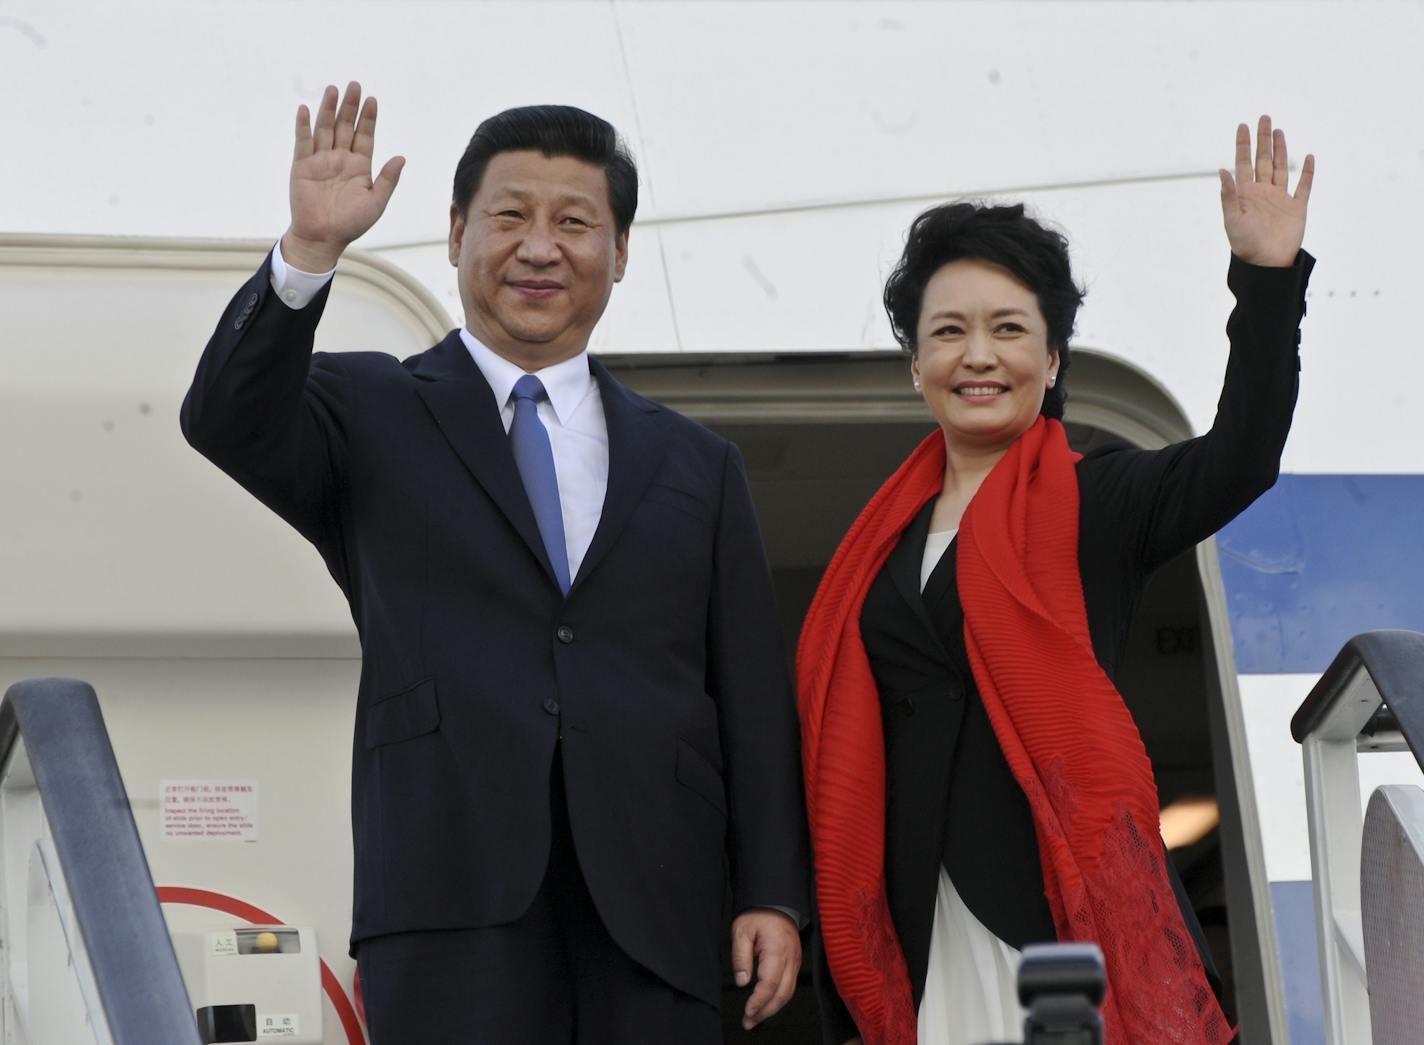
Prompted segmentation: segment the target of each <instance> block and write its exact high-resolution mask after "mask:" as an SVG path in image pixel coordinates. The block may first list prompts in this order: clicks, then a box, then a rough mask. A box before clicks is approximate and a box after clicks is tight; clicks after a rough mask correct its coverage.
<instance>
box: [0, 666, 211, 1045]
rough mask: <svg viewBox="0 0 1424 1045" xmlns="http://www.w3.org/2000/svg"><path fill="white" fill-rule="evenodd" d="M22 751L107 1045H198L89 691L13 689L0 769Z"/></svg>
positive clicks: (0, 707) (4, 719)
mask: <svg viewBox="0 0 1424 1045" xmlns="http://www.w3.org/2000/svg"><path fill="white" fill-rule="evenodd" d="M21 741H22V742H23V746H24V754H25V756H26V757H27V759H28V761H29V765H30V769H31V771H32V772H33V774H34V778H35V782H36V784H37V786H38V789H39V793H40V801H41V803H42V804H43V806H44V811H45V818H46V820H47V821H48V824H49V829H50V834H51V836H52V838H53V844H54V851H55V852H56V853H57V855H58V857H59V864H60V868H61V869H62V871H63V875H64V881H65V883H66V885H67V888H68V894H69V899H70V902H71V903H72V904H73V909H74V914H75V920H76V922H77V924H78V927H79V931H80V933H81V934H82V936H83V941H84V947H85V950H86V951H87V954H88V960H89V966H90V968H91V969H92V970H93V973H94V986H95V988H96V992H97V994H98V996H99V1003H100V1005H101V1006H102V1008H103V1012H104V1016H105V1017H106V1019H107V1022H108V1029H109V1033H110V1035H111V1038H112V1040H113V1042H114V1043H115V1045H153V1043H154V1042H163V1043H164V1045H200V1043H199V1036H198V1028H197V1023H196V1021H195V1019H194V1016H193V1010H192V1008H191V1007H190V1005H189V1001H188V992H187V990H186V988H185V987H184V985H183V976H182V973H181V972H180V971H179V968H178V959H177V957H176V956H175V954H174V952H173V943H172V940H171V939H170V938H169V935H168V929H167V927H166V925H165V924H164V921H163V914H162V912H161V910H160V908H159V904H158V895H157V893H156V891H155V890H154V887H153V877H152V875H151V874H150V872H149V868H148V860H147V858H146V857H145V856H144V852H143V844H142V842H140V840H139V835H138V827H137V825H136V824H135V823H134V818H133V812H132V810H131V809H130V807H129V801H128V793H127V792H126V791H125V789H124V782H123V778H122V777H121V776H120V775H119V766H118V763H117V762H116V761H115V759H114V749H113V747H112V746H111V744H110V743H109V733H108V730H107V729H106V728H105V727H104V718H103V715H102V714H101V713H100V711H99V701H98V698H97V697H96V696H95V694H94V690H93V688H92V687H90V686H89V685H88V683H85V682H78V681H75V680H73V679H32V680H30V681H27V682H19V683H16V684H15V685H13V686H11V687H10V688H9V690H8V691H7V692H6V693H5V698H4V700H3V702H0V765H8V764H9V763H10V761H11V757H12V755H13V754H14V753H15V751H16V746H17V744H19V743H20V742H21Z"/></svg>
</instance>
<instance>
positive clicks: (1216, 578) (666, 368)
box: [600, 346, 1288, 1042]
mask: <svg viewBox="0 0 1424 1045" xmlns="http://www.w3.org/2000/svg"><path fill="white" fill-rule="evenodd" d="M600 358H601V359H602V361H603V362H604V363H605V364H606V365H607V366H608V367H609V368H610V369H611V370H612V371H613V372H614V373H615V374H616V375H617V376H618V378H619V379H620V380H622V381H623V382H624V383H626V384H627V385H629V387H631V388H633V389H634V390H635V391H636V392H638V393H639V394H641V395H645V396H647V397H649V398H650V399H654V400H656V401H658V402H660V403H664V404H666V405H667V406H669V407H671V408H672V409H675V410H678V411H679V412H681V413H684V414H686V415H688V416H689V417H691V418H693V419H694V420H696V421H698V422H700V423H702V424H707V425H711V426H716V425H718V424H738V425H747V424H756V423H766V424H768V425H771V424H775V425H788V424H796V423H812V422H821V423H825V422H836V423H843V424H855V423H885V422H895V421H904V422H921V423H922V422H924V421H925V420H926V416H925V407H924V404H923V402H921V400H920V399H919V397H918V396H916V395H915V394H914V392H913V390H912V389H911V386H910V381H909V374H908V366H907V365H906V360H905V357H904V355H903V354H901V353H899V352H847V353H843V354H835V355H827V354H815V355H810V354H807V355H772V354H750V353H748V354H742V353H736V354H720V355H691V354H686V353H678V354H661V353H660V354H641V353H640V354H627V355H617V354H605V355H602V356H601V357H600ZM1069 389H1070V395H1069V401H1068V406H1067V411H1066V416H1065V420H1066V421H1067V422H1069V423H1070V424H1081V425H1086V426H1090V427H1092V428H1095V429H1099V430H1101V431H1103V432H1106V433H1108V434H1110V435H1112V436H1115V437H1117V438H1120V439H1126V440H1127V441H1129V442H1131V443H1133V444H1135V445H1137V446H1140V447H1143V448H1144V449H1157V448H1160V447H1162V446H1165V445H1167V444H1168V443H1172V442H1177V441H1179V440H1182V439H1187V438H1190V437H1191V436H1192V435H1193V434H1194V433H1193V432H1192V430H1191V425H1190V423H1189V421H1188V420H1187V417H1186V414H1185V413H1184V412H1183V410H1182V409H1181V407H1180V406H1179V405H1178V403H1177V402H1176V401H1175V400H1174V399H1173V398H1172V396H1171V395H1170V394H1169V393H1168V392H1167V391H1166V390H1165V389H1164V388H1162V387H1161V386H1160V385H1159V384H1157V382H1156V381H1155V380H1153V379H1152V378H1151V377H1150V376H1149V375H1147V374H1145V373H1143V372H1142V371H1140V370H1138V369H1137V368H1136V367H1134V366H1132V365H1131V364H1129V363H1126V362H1124V361H1122V360H1120V359H1117V358H1115V357H1113V356H1112V355H1110V354H1108V353H1104V352H1095V351H1092V350H1090V349H1085V348H1080V347H1076V346H1075V348H1074V352H1073V366H1072V374H1071V376H1070V379H1069ZM1196 566H1197V577H1198V580H1199V583H1200V586H1201V593H1202V605H1201V607H1200V610H1201V612H1202V613H1203V614H1204V615H1205V618H1206V619H1205V622H1204V624H1205V626H1206V630H1207V633H1208V635H1209V637H1210V640H1211V643H1210V653H1211V657H1212V665H1210V666H1208V668H1207V680H1208V687H1209V690H1210V691H1209V692H1208V693H1207V709H1208V719H1209V723H1210V728H1211V754H1212V767H1213V772H1214V774H1215V779H1216V790H1217V794H1218V801H1219V802H1220V806H1221V850H1222V864H1223V869H1224V872H1225V876H1226V890H1227V897H1228V910H1229V911H1230V912H1231V915H1232V917H1231V922H1230V927H1231V949H1232V959H1233V961H1232V965H1233V971H1234V977H1235V983H1236V996H1237V1007H1238V1010H1239V1011H1238V1013H1237V1016H1238V1018H1239V1020H1240V1023H1241V1039H1242V1040H1243V1041H1247V1042H1267V1041H1286V1040H1287V1037H1288V1029H1287V1027H1288V1024H1287V1018H1286V1005H1285V992H1284V988H1283V984H1282V980H1281V971H1280V962H1279V956H1278V955H1277V953H1276V946H1275V940H1276V932H1275V917H1274V913H1273V910H1272V907H1271V900H1270V882H1269V880H1268V879H1267V877H1266V861H1265V851H1264V848H1263V846H1262V841H1261V825H1260V811H1259V810H1258V808H1257V806H1256V791H1255V785H1254V782H1253V779H1252V773H1251V759H1250V752H1249V749H1248V746H1247V740H1246V726H1245V721H1244V718H1243V716H1242V711H1241V693H1240V689H1239V687H1238V685H1237V674H1236V662H1235V654H1234V650H1233V647H1232V637H1231V622H1230V617H1229V615H1228V611H1227V604H1226V593H1225V588H1224V586H1223V583H1222V578H1221V567H1220V563H1219V561H1218V558H1217V550H1216V542H1215V540H1214V539H1211V540H1207V541H1203V542H1202V543H1201V544H1200V545H1198V546H1197V549H1196ZM1243 915H1244V916H1243Z"/></svg>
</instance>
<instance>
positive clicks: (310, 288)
mask: <svg viewBox="0 0 1424 1045" xmlns="http://www.w3.org/2000/svg"><path fill="white" fill-rule="evenodd" d="M335 274H336V269H332V270H331V271H330V272H303V271H302V270H301V269H294V268H292V266H290V265H288V264H287V261H286V259H285V258H283V257H282V241H281V240H278V241H277V245H276V246H275V247H273V248H272V289H273V290H274V291H276V292H277V297H278V299H279V300H280V301H281V302H282V304H284V305H286V306H287V307H288V308H290V309H303V308H306V307H307V306H308V305H310V304H311V302H312V298H314V297H316V296H317V294H319V293H320V292H321V288H322V287H324V286H326V285H327V284H328V283H330V282H331V277H332V276H333V275H335Z"/></svg>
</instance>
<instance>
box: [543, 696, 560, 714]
mask: <svg viewBox="0 0 1424 1045" xmlns="http://www.w3.org/2000/svg"><path fill="white" fill-rule="evenodd" d="M544 710H545V711H547V712H548V713H549V714H551V715H557V714H558V713H559V702H558V701H557V700H555V699H554V698H553V697H545V698H544Z"/></svg>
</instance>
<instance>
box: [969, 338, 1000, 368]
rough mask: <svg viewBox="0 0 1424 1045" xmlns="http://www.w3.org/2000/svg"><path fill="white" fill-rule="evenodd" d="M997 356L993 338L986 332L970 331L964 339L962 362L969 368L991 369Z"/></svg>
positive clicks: (997, 358) (996, 360) (996, 361)
mask: <svg viewBox="0 0 1424 1045" xmlns="http://www.w3.org/2000/svg"><path fill="white" fill-rule="evenodd" d="M998 362H999V356H998V353H996V352H995V351H994V339H993V338H992V337H990V336H989V334H988V332H986V331H981V330H973V331H970V333H969V336H968V337H967V338H966V339H965V345H964V358H963V363H964V365H965V366H967V367H968V368H969V369H971V370H978V371H984V370H992V369H993V368H994V367H995V366H996V365H998Z"/></svg>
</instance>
